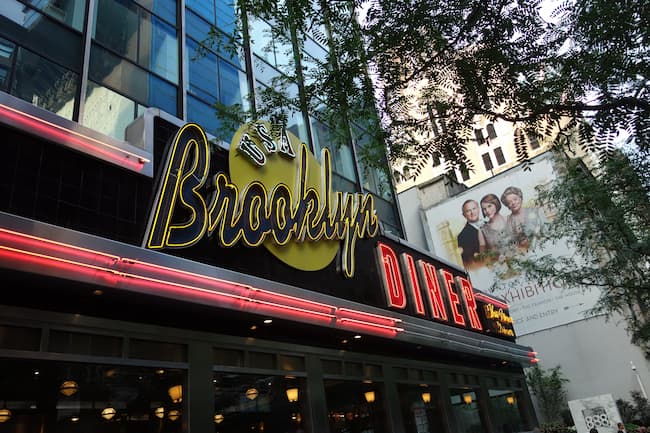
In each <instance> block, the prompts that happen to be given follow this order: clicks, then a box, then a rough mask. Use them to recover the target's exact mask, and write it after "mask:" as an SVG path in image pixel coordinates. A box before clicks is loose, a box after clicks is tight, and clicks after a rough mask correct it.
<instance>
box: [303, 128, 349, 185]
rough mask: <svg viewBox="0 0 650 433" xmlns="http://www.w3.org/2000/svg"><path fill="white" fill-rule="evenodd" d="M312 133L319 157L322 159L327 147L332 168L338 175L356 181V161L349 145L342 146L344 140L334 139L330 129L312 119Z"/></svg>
mask: <svg viewBox="0 0 650 433" xmlns="http://www.w3.org/2000/svg"><path fill="white" fill-rule="evenodd" d="M312 132H313V135H314V150H315V151H316V152H317V154H316V155H317V156H318V157H320V156H319V155H320V151H321V149H322V148H324V147H327V148H329V150H330V153H331V155H332V166H333V167H332V168H333V170H334V171H336V172H337V173H338V174H340V175H343V176H345V177H346V178H348V179H351V180H353V181H354V180H356V178H357V177H356V175H355V170H354V159H353V158H352V150H351V149H350V146H349V145H347V144H340V142H341V141H342V138H340V137H333V136H332V134H334V132H332V131H331V130H330V128H329V127H327V126H326V125H325V124H324V123H322V122H319V121H318V120H313V119H312Z"/></svg>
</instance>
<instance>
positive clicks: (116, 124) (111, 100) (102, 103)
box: [81, 81, 135, 140]
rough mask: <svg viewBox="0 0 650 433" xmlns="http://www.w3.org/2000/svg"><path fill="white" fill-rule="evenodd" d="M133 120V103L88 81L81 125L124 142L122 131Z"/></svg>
mask: <svg viewBox="0 0 650 433" xmlns="http://www.w3.org/2000/svg"><path fill="white" fill-rule="evenodd" d="M133 119H135V102H134V101H132V100H130V99H128V98H125V97H124V96H122V95H120V94H118V93H115V92H113V91H112V90H110V89H107V88H106V87H102V86H100V85H99V84H96V83H93V82H92V81H88V88H87V91H86V102H85V104H84V117H83V119H82V122H81V123H82V124H83V125H85V126H88V127H89V128H92V129H94V130H96V131H99V132H101V133H102V134H106V135H110V136H111V137H115V138H117V139H119V140H124V130H125V129H126V127H127V125H128V124H129V123H131V122H132V121H133Z"/></svg>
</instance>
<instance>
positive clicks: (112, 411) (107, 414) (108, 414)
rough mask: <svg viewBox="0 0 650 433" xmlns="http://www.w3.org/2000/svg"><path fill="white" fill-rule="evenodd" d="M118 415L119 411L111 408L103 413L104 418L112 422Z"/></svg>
mask: <svg viewBox="0 0 650 433" xmlns="http://www.w3.org/2000/svg"><path fill="white" fill-rule="evenodd" d="M116 413H117V411H116V410H115V408H113V407H110V406H109V407H107V408H106V409H104V410H103V411H102V418H104V419H105V420H107V421H109V420H112V419H113V417H114V416H115V414H116Z"/></svg>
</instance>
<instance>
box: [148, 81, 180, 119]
mask: <svg viewBox="0 0 650 433" xmlns="http://www.w3.org/2000/svg"><path fill="white" fill-rule="evenodd" d="M148 89H149V98H148V100H147V105H148V106H149V107H156V108H160V109H161V110H163V111H166V112H167V113H169V114H171V115H172V116H176V113H177V112H176V99H177V89H178V88H177V87H176V86H174V85H171V84H169V83H168V82H166V81H164V80H161V79H160V78H158V77H155V76H154V75H152V74H149V86H148Z"/></svg>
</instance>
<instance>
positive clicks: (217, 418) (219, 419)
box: [214, 413, 223, 424]
mask: <svg viewBox="0 0 650 433" xmlns="http://www.w3.org/2000/svg"><path fill="white" fill-rule="evenodd" d="M214 422H215V424H221V423H222V422H223V415H222V414H220V413H217V414H215V415H214Z"/></svg>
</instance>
